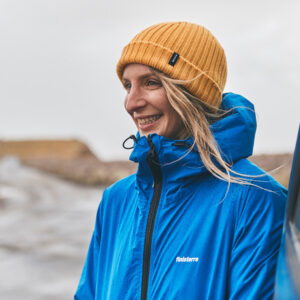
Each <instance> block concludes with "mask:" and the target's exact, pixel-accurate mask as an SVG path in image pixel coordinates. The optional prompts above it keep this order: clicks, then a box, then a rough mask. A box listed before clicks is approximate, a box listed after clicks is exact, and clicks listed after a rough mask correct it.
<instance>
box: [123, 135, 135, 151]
mask: <svg viewBox="0 0 300 300" xmlns="http://www.w3.org/2000/svg"><path fill="white" fill-rule="evenodd" d="M129 140H133V141H134V142H135V143H136V142H137V138H136V137H135V135H134V134H132V135H131V136H129V137H128V138H127V139H126V140H125V141H124V142H123V144H122V146H123V148H124V149H127V150H130V149H133V148H134V145H133V146H131V147H127V146H126V143H127V142H128V141H129Z"/></svg>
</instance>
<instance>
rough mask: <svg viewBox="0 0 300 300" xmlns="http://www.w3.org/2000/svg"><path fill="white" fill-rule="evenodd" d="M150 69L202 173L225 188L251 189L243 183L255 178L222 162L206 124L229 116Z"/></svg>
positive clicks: (174, 80) (180, 82)
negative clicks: (242, 186)
mask: <svg viewBox="0 0 300 300" xmlns="http://www.w3.org/2000/svg"><path fill="white" fill-rule="evenodd" d="M150 69H151V70H152V71H153V73H154V74H155V75H156V76H157V77H158V78H159V79H160V81H161V83H162V86H163V87H164V88H165V90H166V94H167V97H168V100H169V102H170V104H171V106H172V107H173V109H174V110H175V111H176V112H177V113H178V115H179V116H180V118H181V120H182V122H183V125H184V127H185V136H183V137H182V138H188V137H193V139H194V142H193V145H191V147H190V149H189V151H192V149H193V148H194V147H195V146H196V147H197V151H198V152H199V155H200V158H201V160H202V162H203V164H204V166H205V167H206V169H207V170H208V171H209V172H210V173H211V174H212V175H213V176H215V177H217V178H219V179H220V180H224V181H227V182H228V183H229V184H230V183H238V184H250V185H253V184H251V183H249V181H248V180H247V179H249V178H250V177H251V178H253V177H256V176H251V175H246V174H240V173H238V172H236V171H233V170H232V169H231V165H230V164H229V163H228V162H226V161H224V159H223V158H222V156H221V153H220V150H219V148H218V144H217V142H216V140H215V138H214V136H213V134H212V132H211V130H210V124H212V123H213V122H214V121H216V120H218V119H220V118H222V117H224V115H226V114H227V113H230V112H228V111H223V110H221V109H219V108H216V107H213V106H211V105H208V104H206V103H204V102H203V101H201V99H199V98H197V97H195V96H194V95H192V94H191V93H190V92H189V91H188V90H186V89H185V88H184V87H182V84H184V83H186V82H185V81H182V80H176V79H172V78H170V77H168V76H167V75H166V74H164V73H162V72H160V71H158V70H156V69H153V68H150ZM201 75H202V74H199V75H198V76H201ZM213 161H215V162H216V163H214V162H213ZM216 164H217V165H218V166H217V165H216ZM232 174H234V175H232Z"/></svg>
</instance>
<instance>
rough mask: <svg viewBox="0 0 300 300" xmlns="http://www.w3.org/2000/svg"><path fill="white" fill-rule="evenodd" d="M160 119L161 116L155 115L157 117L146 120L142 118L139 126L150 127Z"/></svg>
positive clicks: (139, 120)
mask: <svg viewBox="0 0 300 300" xmlns="http://www.w3.org/2000/svg"><path fill="white" fill-rule="evenodd" d="M160 117H161V115H155V116H150V117H146V118H141V119H138V124H139V125H148V124H151V123H154V122H155V121H156V120H158V119H159V118H160Z"/></svg>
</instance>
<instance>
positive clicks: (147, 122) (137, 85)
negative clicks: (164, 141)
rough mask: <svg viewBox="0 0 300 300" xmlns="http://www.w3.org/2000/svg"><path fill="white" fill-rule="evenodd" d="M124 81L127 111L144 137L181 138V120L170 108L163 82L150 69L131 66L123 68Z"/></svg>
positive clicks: (141, 66)
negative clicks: (150, 135) (152, 135)
mask: <svg viewBox="0 0 300 300" xmlns="http://www.w3.org/2000/svg"><path fill="white" fill-rule="evenodd" d="M122 82H123V85H124V87H125V89H126V92H127V94H126V97H125V103H124V106H125V109H126V110H127V112H128V113H129V114H130V115H131V117H132V119H133V121H134V123H135V125H136V127H137V129H138V131H139V133H140V135H141V136H143V135H146V136H147V135H148V134H150V133H157V134H158V135H161V136H164V137H166V138H172V139H177V138H181V136H182V135H183V130H184V127H183V124H182V121H181V119H180V117H179V115H178V114H177V113H176V111H175V110H174V109H173V107H172V106H171V105H170V103H169V100H168V98H167V94H166V91H165V89H164V87H163V86H162V83H161V81H160V80H159V78H158V77H157V76H156V75H155V74H154V73H153V72H152V71H151V69H150V68H148V67H147V66H145V65H142V64H129V65H127V66H126V67H125V69H124V72H123V77H122Z"/></svg>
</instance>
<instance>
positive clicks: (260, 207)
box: [75, 22, 286, 300]
mask: <svg viewBox="0 0 300 300" xmlns="http://www.w3.org/2000/svg"><path fill="white" fill-rule="evenodd" d="M117 73H118V76H119V78H120V80H121V81H122V83H123V85H124V87H125V90H126V97H125V109H126V110H127V112H128V113H129V114H130V116H131V117H132V119H133V121H134V123H135V124H136V127H137V129H138V134H137V136H136V137H135V136H132V137H131V138H132V139H134V149H133V152H132V154H131V156H130V159H131V160H133V161H135V162H137V163H138V171H137V173H136V174H134V175H132V176H129V177H127V178H125V179H123V180H121V181H119V182H116V183H115V184H114V185H112V186H111V187H109V188H107V189H106V190H105V191H104V194H103V199H102V201H101V203H100V206H99V209H98V213H97V218H96V224H95V230H94V233H93V236H92V240H91V244H90V247H89V251H88V255H87V259H86V262H85V266H84V269H83V272H82V276H81V279H80V282H79V286H78V289H77V292H76V295H75V299H155V300H158V299H271V298H272V295H273V284H274V273H275V265H276V257H277V252H278V248H279V244H280V236H281V230H282V223H283V217H284V208H285V198H286V190H285V189H284V188H283V187H282V186H281V185H279V184H278V183H277V182H276V181H275V180H274V179H272V178H271V177H270V176H268V175H267V174H265V173H264V172H263V171H262V170H260V169H259V168H258V167H256V166H255V165H253V164H252V163H251V162H249V161H248V160H246V159H245V158H246V157H248V156H250V155H251V154H252V148H253V142H254V134H255V129H256V121H255V113H254V108H253V106H252V104H251V103H250V102H249V101H247V100H246V99H245V98H243V97H241V96H239V95H235V94H232V93H229V94H224V95H222V93H223V89H224V85H225V81H226V74H227V66H226V58H225V54H224V51H223V48H222V47H221V45H220V44H219V43H218V41H217V40H216V39H215V37H214V36H213V35H212V34H211V33H210V32H209V31H208V30H207V29H205V28H204V27H202V26H199V25H196V24H191V23H187V22H172V23H161V24H158V25H154V26H151V27H149V28H147V29H145V30H143V31H142V32H140V33H139V34H137V35H136V36H135V37H134V38H133V40H132V41H131V42H130V43H129V44H128V45H127V46H126V47H125V48H124V50H123V52H122V55H121V58H120V60H119V62H118V66H117ZM125 147H126V143H125Z"/></svg>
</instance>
